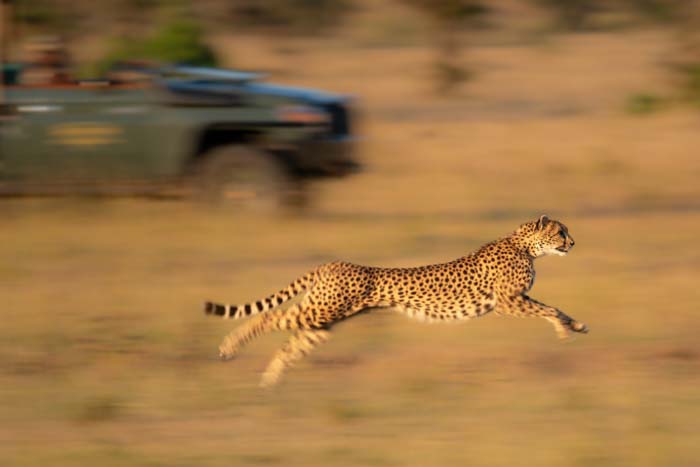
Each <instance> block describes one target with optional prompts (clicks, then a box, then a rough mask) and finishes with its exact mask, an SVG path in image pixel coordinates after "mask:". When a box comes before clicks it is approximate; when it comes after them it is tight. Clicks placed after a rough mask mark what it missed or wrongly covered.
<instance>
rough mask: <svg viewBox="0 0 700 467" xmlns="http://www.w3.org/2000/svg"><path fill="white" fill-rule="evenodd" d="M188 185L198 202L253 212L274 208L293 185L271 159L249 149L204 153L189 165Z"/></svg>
mask: <svg viewBox="0 0 700 467" xmlns="http://www.w3.org/2000/svg"><path fill="white" fill-rule="evenodd" d="M191 181H192V183H191V185H192V189H193V193H194V195H195V197H196V198H198V199H201V200H204V201H208V202H224V203H227V204H234V205H237V206H241V207H245V208H251V209H254V210H266V209H276V208H278V207H279V206H280V205H282V204H284V198H285V196H286V195H287V192H288V191H289V190H290V189H291V186H292V185H293V184H292V181H291V178H290V176H289V174H288V173H287V171H286V170H285V168H284V166H283V165H282V163H281V162H280V161H279V160H277V159H276V158H275V157H274V155H272V154H270V153H268V152H267V151H264V150H261V149H258V148H254V147H250V146H225V147H220V148H214V149H212V150H210V151H207V152H206V153H204V154H202V155H201V156H200V157H199V158H198V160H196V161H195V163H194V164H193V167H192V171H191Z"/></svg>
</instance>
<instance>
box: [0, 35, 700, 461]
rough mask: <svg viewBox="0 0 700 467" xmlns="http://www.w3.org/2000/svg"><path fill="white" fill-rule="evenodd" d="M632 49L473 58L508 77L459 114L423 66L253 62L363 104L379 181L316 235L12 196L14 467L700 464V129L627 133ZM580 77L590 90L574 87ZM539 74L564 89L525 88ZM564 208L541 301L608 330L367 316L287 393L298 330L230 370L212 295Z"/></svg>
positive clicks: (1, 298)
mask: <svg viewBox="0 0 700 467" xmlns="http://www.w3.org/2000/svg"><path fill="white" fill-rule="evenodd" d="M626 37H627V38H626V39H625V40H622V39H618V38H616V37H615V36H606V35H601V36H596V39H591V38H590V37H588V36H581V37H579V38H574V39H565V40H564V39H563V40H562V41H560V42H557V43H556V44H547V45H546V46H544V48H538V47H539V46H533V47H534V48H533V47H524V48H522V47H520V46H519V45H515V46H507V45H500V46H488V47H486V46H484V47H481V48H476V50H474V56H475V57H478V60H481V61H482V62H485V63H491V64H492V65H493V68H489V67H486V69H487V70H492V71H487V72H485V74H484V76H483V77H482V78H479V79H477V80H476V81H475V82H474V83H473V84H472V85H469V86H468V87H467V88H468V89H470V91H468V92H466V93H465V95H463V96H461V97H457V98H456V99H454V100H449V101H448V100H442V99H436V98H433V97H431V96H430V95H429V93H427V92H426V91H425V90H424V88H423V87H422V86H424V85H425V82H424V80H423V78H424V76H422V75H420V74H412V73H411V72H410V70H412V69H414V68H415V64H416V63H420V62H421V60H425V57H427V56H428V55H429V52H428V51H426V50H425V49H422V48H420V47H407V48H405V49H383V48H372V49H368V50H365V49H347V50H346V49H344V50H343V52H344V54H345V55H344V58H343V59H342V60H341V59H340V58H338V56H337V55H338V50H337V49H335V48H334V47H333V46H331V47H329V48H327V49H326V48H320V47H318V46H317V47H315V48H314V47H310V48H304V47H305V46H303V45H300V46H299V47H300V49H299V50H300V51H297V53H298V54H301V55H292V56H287V55H279V56H278V55H275V52H274V50H273V51H271V52H270V53H269V55H266V54H265V53H263V52H260V53H259V54H257V55H255V57H253V56H251V57H248V58H250V59H251V61H254V60H258V63H253V64H252V65H251V66H252V67H254V66H262V67H264V66H265V65H266V64H267V65H269V64H270V63H272V62H275V63H277V62H278V61H280V62H281V63H282V64H283V67H287V68H286V69H289V70H292V69H293V63H295V62H297V61H298V60H300V59H303V63H304V70H305V71H304V73H301V72H299V73H298V74H294V73H292V72H290V74H289V75H288V80H289V81H290V82H296V83H306V84H309V85H319V86H324V87H326V88H331V89H334V83H335V84H336V85H337V86H336V87H340V88H341V90H343V91H346V92H353V93H356V94H357V95H358V96H359V99H358V107H359V109H360V114H361V117H362V120H361V124H360V127H359V130H358V131H359V133H360V134H361V135H362V136H363V140H362V142H361V144H360V151H361V156H362V158H363V160H364V162H365V165H366V170H365V172H363V173H361V174H358V175H357V176H354V177H352V178H348V179H346V180H340V181H332V182H327V183H323V184H321V185H319V186H317V187H315V190H316V191H315V195H316V200H315V203H314V206H313V207H312V208H311V209H310V210H309V211H308V212H306V213H302V214H296V215H292V214H287V213H280V214H279V215H277V216H269V215H268V216H265V215H260V214H256V213H250V212H239V211H235V210H232V209H230V207H227V206H218V207H214V206H203V205H200V204H197V203H191V202H171V201H149V200H131V199H121V200H120V199H116V200H85V199H83V200H81V199H77V200H75V199H35V200H4V201H2V202H1V203H0V213H2V217H3V219H4V222H3V227H2V228H1V229H0V245H2V246H1V247H0V303H1V304H2V323H1V324H0V333H1V334H0V335H1V339H0V464H2V465H3V466H35V465H37V466H38V465H42V466H43V465H56V466H88V465H94V466H220V465H221V466H223V465H227V466H230V465H283V466H310V465H340V466H342V465H396V466H430V465H484V466H511V465H536V466H577V467H578V466H581V467H583V466H591V467H593V466H629V465H634V466H674V467H675V466H698V465H700V448H699V447H698V443H697V433H698V429H699V428H700V423H699V422H698V420H700V391H698V387H700V343H698V338H697V336H698V331H699V330H700V326H699V325H698V318H697V308H698V304H699V303H700V292H699V291H698V278H699V277H700V274H699V273H700V250H699V249H698V248H697V239H698V237H699V236H700V221H699V219H698V215H699V214H700V201H699V200H700V188H699V187H698V183H697V181H698V179H699V176H700V160H698V158H697V148H698V147H700V133H699V132H698V130H697V129H698V125H699V124H700V115H699V114H698V113H697V112H693V111H691V110H688V109H683V108H675V109H671V110H667V111H664V112H662V113H659V114H656V115H652V116H647V117H635V116H629V115H625V114H624V113H623V111H622V107H623V106H622V102H624V98H625V92H634V91H635V90H636V89H637V86H651V85H658V86H663V82H662V80H661V79H660V78H658V76H657V75H656V73H657V71H656V70H657V69H656V68H655V67H654V60H655V57H654V56H652V55H650V54H652V52H653V51H654V50H656V51H658V50H659V47H660V46H659V45H658V44H659V42H658V41H657V40H651V39H650V38H649V37H648V36H647V35H644V34H642V35H641V36H639V37H637V39H639V40H638V41H636V42H635V40H633V39H632V40H631V39H630V38H629V36H626ZM642 41H646V42H642ZM639 43H648V44H649V45H650V47H649V48H643V49H644V52H643V53H642V52H639V53H634V52H635V51H638V44H639ZM245 50H246V49H245V47H243V46H241V48H240V49H239V50H234V51H233V52H232V53H234V54H237V55H236V56H238V57H241V56H242V58H240V59H245V58H247V57H246V56H245ZM259 50H265V49H264V47H263V46H260V47H259ZM650 50H651V51H652V52H650ZM610 54H612V55H610ZM613 56H616V57H618V58H619V59H618V60H617V61H616V60H614V59H613ZM280 57H282V58H280ZM285 57H286V58H285ZM362 57H365V58H366V60H367V61H369V62H371V63H372V64H373V66H374V67H373V68H372V69H370V70H367V73H366V74H363V73H362V71H363V70H365V67H366V64H363V63H362V61H361V59H362ZM574 57H577V59H574ZM266 60H267V61H266ZM496 64H501V67H500V68H499V67H498V66H496ZM558 66H559V67H566V66H570V67H573V69H570V70H571V72H572V74H574V75H576V76H579V78H577V79H573V80H567V79H561V80H559V84H558V87H557V80H554V79H552V78H551V77H549V74H548V73H547V72H546V70H547V68H546V67H551V72H552V73H556V70H557V67H558ZM615 67H617V68H615ZM529 69H532V70H539V71H538V72H539V73H541V76H540V77H541V80H540V79H538V78H532V77H531V78H530V79H529V80H522V81H521V80H514V81H513V86H512V87H506V88H504V87H503V86H504V83H505V82H506V78H507V76H518V75H517V73H516V72H519V73H525V72H527V71H528V70H529ZM323 70H329V71H325V72H324V71H323ZM586 73H587V74H588V76H589V77H590V79H588V80H586V79H584V78H582V77H580V76H581V75H582V74H586ZM397 76H401V79H399V78H397ZM640 76H641V77H646V78H645V79H647V78H648V80H647V81H645V79H641V78H640ZM351 77H352V79H351ZM488 78H492V79H488ZM498 89H504V90H503V92H502V93H499V92H498V91H497V90H498ZM408 96H410V98H408ZM518 96H520V97H518ZM523 96H526V97H523ZM568 97H570V99H569V100H567V99H568ZM616 99H619V101H618V100H616ZM542 213H547V214H549V215H550V216H552V217H554V218H557V219H560V220H562V221H563V222H565V223H566V224H567V225H568V227H569V229H570V232H571V234H572V235H573V237H574V238H575V239H576V247H575V249H574V250H573V251H572V253H571V254H570V255H569V256H568V257H566V258H545V259H541V260H538V263H537V265H538V276H537V283H536V285H535V287H534V289H533V291H532V295H533V297H535V298H538V299H540V300H541V301H543V302H545V303H548V304H552V305H555V306H557V307H560V308H562V309H563V310H564V311H565V312H567V313H569V314H571V315H572V316H574V317H576V318H577V319H579V320H580V321H583V322H585V323H586V324H588V325H589V327H590V328H591V332H590V334H588V335H585V336H578V337H577V338H576V339H574V340H571V341H566V342H560V341H558V340H557V339H556V337H555V334H554V332H553V330H552V328H551V326H550V325H549V324H547V323H546V322H544V321H540V320H518V319H514V318H507V317H500V318H499V317H496V316H487V317H485V318H483V319H479V320H475V321H473V322H469V323H466V324H463V325H454V326H449V325H437V324H436V325H425V324H420V323H417V322H413V321H410V320H408V319H406V318H403V317H401V316H396V315H393V314H391V313H379V314H370V315H365V316H362V317H359V318H357V319H355V320H350V321H348V322H347V323H344V324H342V325H340V326H338V327H336V328H335V332H334V337H333V339H332V340H331V341H330V342H329V343H328V344H326V345H325V346H323V347H321V348H319V349H318V351H317V352H315V353H314V354H313V355H312V356H310V357H309V358H308V359H307V360H306V361H304V362H303V363H301V364H300V365H298V366H297V367H296V368H295V369H293V370H291V371H290V372H289V373H288V375H287V377H286V379H285V381H284V382H283V383H282V385H281V386H280V387H279V388H277V389H276V390H274V391H272V392H269V393H263V392H260V391H259V390H258V388H257V382H258V378H259V372H260V371H261V370H262V368H264V366H265V364H266V362H267V360H268V359H269V358H270V356H271V354H272V352H274V350H275V348H276V347H277V346H279V345H280V344H281V342H282V340H283V339H284V337H283V336H282V335H272V336H268V337H265V338H264V339H261V340H259V341H257V342H255V343H254V344H252V345H251V346H250V347H248V348H246V351H245V352H244V353H243V354H242V355H241V357H240V358H239V359H237V360H235V361H232V362H227V363H222V362H220V361H219V360H218V358H217V346H218V344H219V342H220V340H221V338H223V336H224V335H225V334H226V333H227V332H228V331H229V330H230V329H232V328H233V327H234V325H235V323H234V322H231V321H228V322H222V321H221V320H217V319H206V318H205V316H204V315H203V313H202V312H201V307H202V302H203V301H204V300H205V299H216V300H223V301H229V300H231V301H236V302H241V301H246V300H249V299H253V298H257V297H258V296H260V295H263V294H266V293H268V292H271V291H273V290H277V289H278V288H279V287H280V286H283V285H285V284H287V283H288V282H289V281H290V280H291V279H293V278H294V277H296V276H297V275H299V274H301V273H303V272H305V271H307V270H308V269H309V268H310V267H312V266H314V265H316V264H318V263H321V262H324V261H328V260H332V259H338V258H341V259H347V260H351V261H354V262H358V263H365V264H371V265H383V266H409V265H418V264H423V263H430V262H439V261H446V260H450V259H453V258H455V257H458V256H461V255H464V254H466V253H468V252H469V251H471V250H473V249H475V248H476V247H478V246H479V245H480V244H482V243H484V242H486V241H489V240H492V239H494V238H496V237H498V236H501V235H505V234H507V233H509V232H510V231H512V230H513V229H514V228H516V227H517V225H518V224H520V223H522V222H524V221H527V220H529V219H532V218H535V217H536V216H538V215H540V214H542Z"/></svg>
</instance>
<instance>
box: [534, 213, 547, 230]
mask: <svg viewBox="0 0 700 467" xmlns="http://www.w3.org/2000/svg"><path fill="white" fill-rule="evenodd" d="M548 223H549V217H547V215H546V214H542V215H541V216H540V218H539V219H537V226H536V227H537V230H542V229H543V228H544V227H545V226H546V225H547V224H548Z"/></svg>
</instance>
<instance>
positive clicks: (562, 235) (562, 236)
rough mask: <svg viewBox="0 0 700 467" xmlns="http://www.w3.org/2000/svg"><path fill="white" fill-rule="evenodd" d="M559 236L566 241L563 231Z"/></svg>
mask: <svg viewBox="0 0 700 467" xmlns="http://www.w3.org/2000/svg"><path fill="white" fill-rule="evenodd" d="M559 236H560V237H561V238H563V239H564V240H566V234H565V233H564V231H563V230H560V231H559Z"/></svg>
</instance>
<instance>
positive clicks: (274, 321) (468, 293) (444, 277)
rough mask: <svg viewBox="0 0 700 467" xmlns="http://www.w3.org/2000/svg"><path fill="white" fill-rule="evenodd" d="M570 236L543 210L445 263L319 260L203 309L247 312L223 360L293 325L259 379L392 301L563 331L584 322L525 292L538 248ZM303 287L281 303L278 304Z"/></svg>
mask: <svg viewBox="0 0 700 467" xmlns="http://www.w3.org/2000/svg"><path fill="white" fill-rule="evenodd" d="M573 246H574V239H573V238H571V236H570V235H569V231H568V229H567V228H566V226H565V225H564V224H562V223H560V222H558V221H555V220H551V219H549V218H548V217H547V216H544V215H543V216H540V218H539V219H537V220H535V221H532V222H527V223H525V224H523V225H521V226H520V227H519V228H518V229H517V230H516V231H515V232H513V233H511V234H510V235H508V236H507V237H504V238H501V239H500V240H496V241H494V242H491V243H487V244H486V245H484V246H482V247H481V248H479V249H478V250H477V251H476V252H474V253H472V254H470V255H468V256H464V257H462V258H459V259H456V260H454V261H451V262H449V263H444V264H433V265H429V266H421V267H416V268H377V267H368V266H358V265H356V264H351V263H346V262H333V263H328V264H324V265H321V266H319V267H318V268H316V269H315V270H313V271H311V272H309V273H308V274H306V275H305V276H303V277H300V278H299V279H297V280H295V281H294V282H292V283H291V284H290V285H289V286H288V287H287V288H285V289H283V290H281V291H279V292H277V293H275V294H273V295H270V296H269V297H267V298H265V299H263V300H258V301H256V302H252V303H248V304H245V305H221V304H217V303H211V302H207V303H206V304H205V312H206V313H207V314H215V315H219V316H223V317H224V318H230V319H239V318H246V317H250V319H249V321H248V322H247V323H245V324H244V325H242V326H240V327H239V328H237V329H235V330H234V331H233V332H232V333H231V334H229V335H228V336H227V337H226V338H225V339H224V341H223V343H222V344H221V346H220V347H219V350H220V356H221V358H222V359H224V360H228V359H231V358H233V357H234V356H235V355H236V354H237V353H238V351H239V350H240V349H241V347H242V346H243V345H245V344H246V343H248V342H249V341H251V340H252V339H254V338H256V337H258V336H260V335H261V334H264V333H267V332H270V331H278V330H289V331H292V336H291V337H290V339H289V341H287V343H286V344H285V345H284V346H283V347H282V348H281V349H280V350H279V351H278V352H277V354H276V355H275V356H274V358H273V359H272V361H271V362H270V363H269V365H268V367H267V369H266V370H265V372H264V373H263V375H262V380H261V382H260V384H261V386H263V387H269V386H272V385H274V384H275V383H277V382H278V381H279V379H280V377H281V375H282V373H283V372H284V371H285V369H287V368H288V367H290V366H291V365H292V364H294V363H295V362H296V361H298V360H300V359H301V358H303V357H304V356H305V355H307V354H308V353H309V352H310V351H311V350H312V349H313V348H314V347H316V346H317V345H318V344H321V343H323V342H325V341H326V340H327V339H328V337H329V329H330V328H331V327H332V326H333V325H334V324H335V323H338V322H340V321H342V320H344V319H347V318H349V317H351V316H354V315H356V314H358V313H360V312H361V311H364V310H367V309H369V308H376V307H393V308H395V309H398V310H399V311H401V312H404V313H406V314H407V315H408V316H410V317H412V318H417V319H421V320H425V321H461V320H467V319H471V318H477V317H479V316H483V315H485V314H487V313H489V312H491V311H494V312H496V313H499V314H506V315H514V316H539V317H541V318H544V319H546V320H547V321H549V322H550V323H552V325H553V326H554V329H555V331H556V332H557V334H558V335H559V337H561V338H565V337H567V336H568V334H569V331H574V332H581V333H586V332H588V327H587V326H586V325H585V324H583V323H581V322H579V321H576V320H575V319H573V318H571V317H570V316H568V315H566V314H564V313H563V312H562V311H560V310H558V309H557V308H554V307H551V306H548V305H545V304H543V303H540V302H538V301H536V300H534V299H532V298H530V297H529V296H528V295H527V292H528V291H529V290H530V288H532V284H533V282H534V280H535V269H534V265H533V261H534V259H535V258H538V257H540V256H544V255H552V254H553V255H566V253H568V252H569V250H571V248H572V247H573ZM302 293H304V295H303V298H302V299H301V301H300V303H298V304H296V305H293V306H291V307H289V308H287V309H286V310H280V309H275V310H273V308H276V307H277V306H278V305H281V304H282V303H284V302H286V301H287V300H290V299H291V298H293V297H295V296H297V295H300V294H302Z"/></svg>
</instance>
